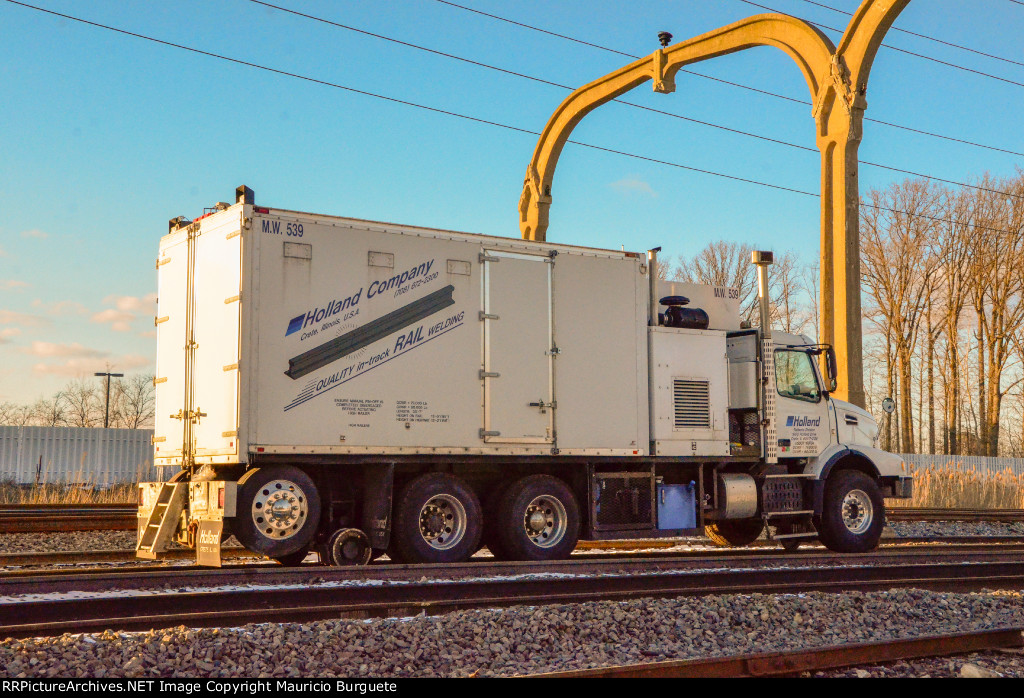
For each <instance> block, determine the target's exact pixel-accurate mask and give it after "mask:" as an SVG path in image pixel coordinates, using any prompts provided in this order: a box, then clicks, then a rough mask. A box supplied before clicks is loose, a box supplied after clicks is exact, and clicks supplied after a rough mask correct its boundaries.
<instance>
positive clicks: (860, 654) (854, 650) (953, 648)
mask: <svg viewBox="0 0 1024 698" xmlns="http://www.w3.org/2000/svg"><path fill="white" fill-rule="evenodd" d="M1019 647H1024V628H1020V627H1013V628H1001V629H998V630H979V631H975V632H967V633H952V634H949V635H926V636H923V637H914V638H908V639H898V640H881V641H878V642H865V643H857V644H852V645H832V646H829V647H814V648H804V649H797V650H788V651H785V652H766V653H760V654H748V655H742V656H738V657H713V658H710V659H684V660H678V661H666V662H646V663H639V664H628V665H622V666H609V667H600V668H597V669H580V670H576V671H554V672H547V673H541V674H528V675H526V676H524V677H523V678H570V679H582V678H617V679H619V678H622V679H625V678H673V679H674V678H691V677H700V678H742V677H758V676H791V675H793V674H800V673H803V672H809V671H824V670H828V669H841V668H844V667H854V666H866V665H873V664H887V663H891V662H898V661H903V660H909V659H923V658H925V657H949V656H952V655H956V654H967V653H969V652H982V651H986V650H996V649H1007V648H1019Z"/></svg>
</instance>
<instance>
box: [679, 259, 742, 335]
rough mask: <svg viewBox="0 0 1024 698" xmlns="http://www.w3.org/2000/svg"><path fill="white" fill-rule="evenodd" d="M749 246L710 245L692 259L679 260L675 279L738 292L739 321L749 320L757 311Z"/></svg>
mask: <svg viewBox="0 0 1024 698" xmlns="http://www.w3.org/2000/svg"><path fill="white" fill-rule="evenodd" d="M753 251H754V248H753V247H752V246H751V245H748V244H746V243H739V242H726V241H725V240H718V241H717V242H712V243H709V244H708V245H707V246H706V247H705V248H704V249H702V250H701V251H700V252H698V253H697V254H696V255H695V256H694V257H693V259H687V258H685V257H682V256H680V257H679V267H678V268H677V269H676V272H675V273H676V277H677V278H678V279H679V280H680V281H687V282H690V283H696V284H709V285H711V286H726V287H728V288H735V289H737V290H738V291H739V300H740V317H741V318H742V319H744V320H752V319H753V317H754V315H755V312H756V309H757V281H756V278H757V277H756V276H755V275H754V274H753V273H752V269H751V268H752V266H753V265H752V264H751V263H750V253H751V252H753Z"/></svg>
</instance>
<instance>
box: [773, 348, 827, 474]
mask: <svg viewBox="0 0 1024 698" xmlns="http://www.w3.org/2000/svg"><path fill="white" fill-rule="evenodd" d="M774 358H775V386H774V388H775V415H776V430H775V431H776V437H777V438H778V442H779V458H800V457H814V456H817V455H819V454H820V453H821V452H822V451H824V450H825V449H826V448H827V447H828V445H829V443H830V441H831V432H832V416H831V414H830V412H829V409H830V407H831V403H830V402H829V401H828V400H826V399H825V396H824V391H823V390H822V383H821V380H820V377H819V376H818V371H817V368H816V366H815V363H816V362H815V361H814V357H813V356H812V355H811V354H809V353H808V352H806V351H803V350H801V349H776V350H775V355H774Z"/></svg>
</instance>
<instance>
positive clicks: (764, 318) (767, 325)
mask: <svg viewBox="0 0 1024 698" xmlns="http://www.w3.org/2000/svg"><path fill="white" fill-rule="evenodd" d="M774 261H775V255H774V254H772V253H771V252H766V251H758V250H755V251H754V252H751V254H750V263H751V264H756V265H757V297H758V300H759V301H760V310H761V312H760V315H761V336H762V337H763V338H764V339H769V338H770V337H771V336H772V324H771V312H770V309H769V307H768V267H769V266H771V265H772V263H773V262H774Z"/></svg>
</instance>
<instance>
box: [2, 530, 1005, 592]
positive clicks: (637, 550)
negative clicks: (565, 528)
mask: <svg viewBox="0 0 1024 698" xmlns="http://www.w3.org/2000/svg"><path fill="white" fill-rule="evenodd" d="M603 543H608V545H604V544H601V545H598V543H597V542H592V543H591V545H588V546H583V545H581V546H580V547H579V548H577V549H576V552H574V553H573V554H572V557H571V558H570V560H571V561H584V560H595V561H596V560H617V561H630V560H635V559H648V558H656V559H659V560H661V559H688V558H706V559H708V560H721V559H744V558H755V559H756V558H758V557H762V556H776V557H772V559H777V556H787V557H794V558H798V559H801V560H804V559H806V558H807V556H823V557H824V559H829V558H835V559H841V560H849V559H851V556H850V555H849V554H841V555H836V554H833V553H830V552H828V551H827V550H824V549H823V548H822V547H821V546H820V544H818V543H816V542H815V543H808V544H807V545H805V546H804V547H802V548H801V549H800V550H799V551H796V552H792V553H785V552H784V551H783V550H782V548H780V547H779V546H778V545H777V544H776V543H775V542H774V541H768V540H764V541H757V542H756V543H754V544H752V545H750V546H748V547H745V548H716V547H714V546H711V545H702V546H701V547H700V548H696V549H693V548H691V549H678V547H679V545H680V543H679V542H678V541H665V540H656V541H642V540H629V541H604V542H603ZM696 545H700V543H697V544H696ZM893 548H900V549H903V550H905V551H909V552H912V553H913V552H921V553H934V554H952V553H954V552H955V553H970V552H975V551H977V552H981V551H991V552H994V553H1001V552H1024V536H952V537H928V538H883V539H882V541H881V543H880V545H879V547H878V549H877V550H876V551H874V552H872V553H867V555H882V554H886V553H888V552H889V551H890V550H891V549H893ZM605 551H607V552H605ZM940 551H941V552H940ZM900 554H903V553H900ZM221 558H222V559H223V560H224V561H226V562H232V563H233V562H239V561H242V562H245V561H251V560H261V559H264V560H265V559H266V558H264V557H263V556H262V555H259V554H258V553H253V552H251V551H248V550H245V549H243V548H222V549H221ZM194 559H195V551H194V550H190V549H175V550H168V551H166V552H165V553H162V554H161V558H160V559H159V560H155V561H154V560H143V559H139V558H138V557H136V556H135V551H134V550H75V551H58V552H43V553H36V552H24V553H0V583H2V580H4V579H10V578H12V577H15V576H31V575H38V574H44V573H45V574H91V573H103V572H112V573H113V572H115V571H116V570H118V569H119V568H110V567H96V568H88V567H84V566H85V565H96V564H116V565H125V566H128V565H131V566H132V567H131V569H125V570H124V572H125V573H126V574H128V573H132V571H143V570H147V571H149V570H159V569H160V568H161V567H166V566H167V563H176V562H182V561H191V560H194ZM316 564H317V563H315V562H313V563H306V564H305V565H304V566H303V568H304V569H310V568H312V567H314V566H315V565H316ZM465 564H467V565H471V566H472V567H471V568H469V569H479V567H478V566H479V565H481V564H493V560H492V558H490V557H488V556H479V557H474V558H473V559H471V560H470V561H469V562H467V563H465ZM508 564H510V565H522V564H526V563H508ZM540 564H557V563H540ZM381 565H392V563H391V562H390V561H386V560H375V561H374V562H373V563H371V567H372V568H374V569H376V568H378V567H379V566H381ZM61 566H63V568H62V569H57V570H52V571H50V570H48V571H46V572H42V571H40V570H37V569H23V568H39V567H61ZM392 566H393V565H392ZM69 567H73V568H74V569H69ZM12 568H13V569H12ZM176 569H183V568H182V567H181V566H177V567H176ZM189 569H196V570H202V569H209V568H203V567H198V566H196V567H189ZM362 569H366V568H362ZM438 569H439V570H451V571H453V575H454V576H458V574H457V573H456V571H457V570H458V569H460V568H459V567H457V566H455V565H446V566H441V567H438ZM442 576H443V575H442Z"/></svg>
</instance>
